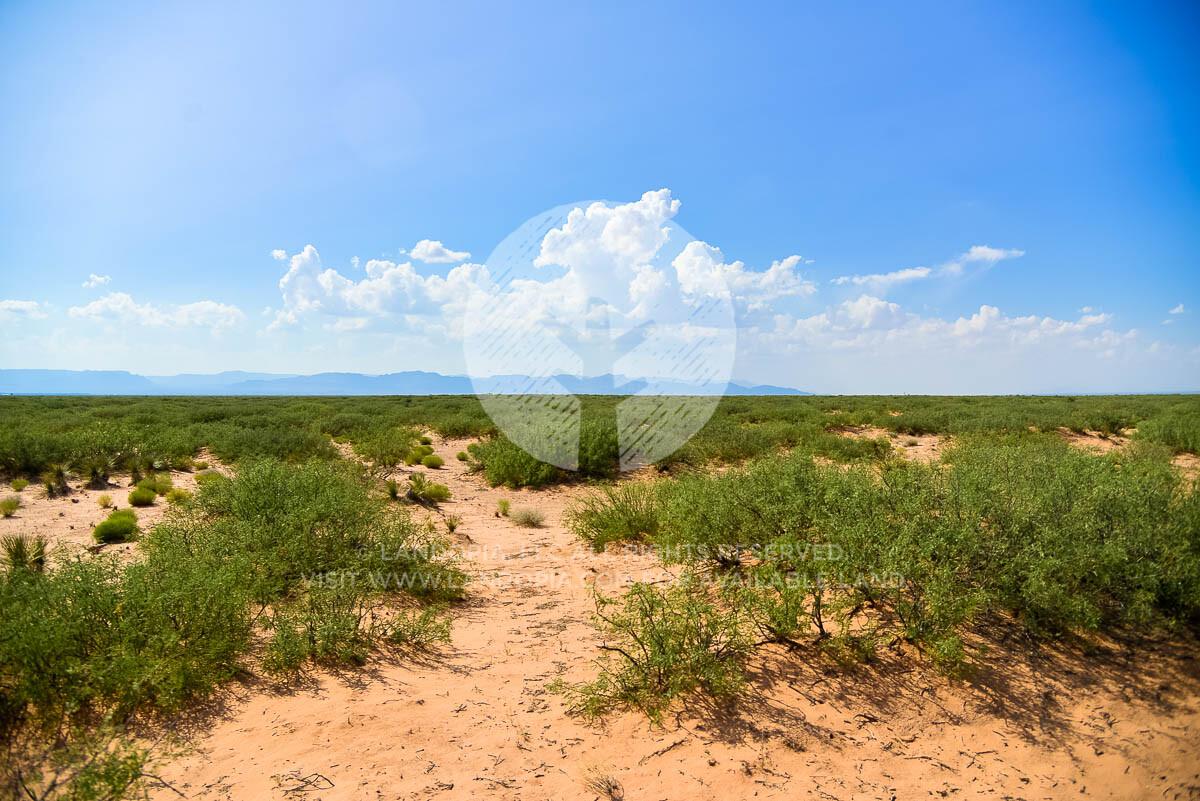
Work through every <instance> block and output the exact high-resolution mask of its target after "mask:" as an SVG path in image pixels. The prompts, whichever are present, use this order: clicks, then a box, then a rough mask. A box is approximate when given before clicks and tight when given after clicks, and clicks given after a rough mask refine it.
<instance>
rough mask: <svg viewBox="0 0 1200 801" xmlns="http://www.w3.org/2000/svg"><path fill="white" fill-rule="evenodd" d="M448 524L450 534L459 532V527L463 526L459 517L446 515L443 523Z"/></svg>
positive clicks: (447, 529)
mask: <svg viewBox="0 0 1200 801" xmlns="http://www.w3.org/2000/svg"><path fill="white" fill-rule="evenodd" d="M442 522H444V523H445V524H446V531H447V532H449V533H450V534H453V533H454V532H456V531H458V527H459V526H461V525H462V518H461V517H459V516H458V515H446V517H445V519H444V520H443V521H442Z"/></svg>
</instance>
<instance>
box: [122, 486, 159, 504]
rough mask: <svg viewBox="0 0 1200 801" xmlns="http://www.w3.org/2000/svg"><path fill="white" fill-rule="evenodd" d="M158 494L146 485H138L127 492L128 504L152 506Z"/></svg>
mask: <svg viewBox="0 0 1200 801" xmlns="http://www.w3.org/2000/svg"><path fill="white" fill-rule="evenodd" d="M157 497H158V494H157V493H155V491H154V490H152V489H150V488H148V487H138V488H137V489H135V490H134V491H133V492H131V493H129V505H130V506H153V505H154V500H155V499H156V498H157Z"/></svg>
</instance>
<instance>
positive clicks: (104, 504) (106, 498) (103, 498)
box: [96, 492, 113, 509]
mask: <svg viewBox="0 0 1200 801" xmlns="http://www.w3.org/2000/svg"><path fill="white" fill-rule="evenodd" d="M112 503H113V501H112V496H111V495H109V494H108V493H107V492H106V493H102V494H101V495H100V497H98V498H97V499H96V504H97V505H99V507H100V508H101V509H108V508H109V507H110V506H112Z"/></svg>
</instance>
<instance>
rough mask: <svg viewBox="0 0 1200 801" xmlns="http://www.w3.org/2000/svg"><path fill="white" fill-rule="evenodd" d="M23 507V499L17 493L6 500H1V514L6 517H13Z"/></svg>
mask: <svg viewBox="0 0 1200 801" xmlns="http://www.w3.org/2000/svg"><path fill="white" fill-rule="evenodd" d="M20 508H21V499H20V498H18V497H17V496H16V495H10V496H8V497H7V498H5V499H4V500H0V515H2V516H4V517H12V516H13V515H15V514H16V513H17V510H18V509H20Z"/></svg>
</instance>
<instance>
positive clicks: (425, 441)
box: [417, 434, 433, 445]
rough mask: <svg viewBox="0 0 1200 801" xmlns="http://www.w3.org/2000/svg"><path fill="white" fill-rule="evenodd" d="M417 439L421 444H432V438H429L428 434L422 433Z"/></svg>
mask: <svg viewBox="0 0 1200 801" xmlns="http://www.w3.org/2000/svg"><path fill="white" fill-rule="evenodd" d="M417 441H418V442H419V443H420V444H422V445H432V444H433V440H432V439H430V438H429V437H428V436H426V435H424V434H422V435H421V436H420V437H419V438H418V439H417Z"/></svg>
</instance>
